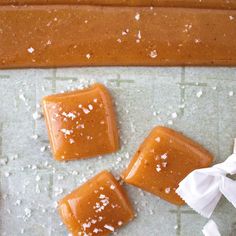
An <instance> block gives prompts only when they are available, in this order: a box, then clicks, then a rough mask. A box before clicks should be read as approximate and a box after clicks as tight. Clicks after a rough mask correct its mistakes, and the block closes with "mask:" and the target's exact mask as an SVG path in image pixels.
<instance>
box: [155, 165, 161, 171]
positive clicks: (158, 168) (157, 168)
mask: <svg viewBox="0 0 236 236" xmlns="http://www.w3.org/2000/svg"><path fill="white" fill-rule="evenodd" d="M156 171H157V172H160V171H161V166H160V165H159V164H157V165H156Z"/></svg>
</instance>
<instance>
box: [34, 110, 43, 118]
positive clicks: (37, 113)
mask: <svg viewBox="0 0 236 236" xmlns="http://www.w3.org/2000/svg"><path fill="white" fill-rule="evenodd" d="M32 116H33V119H34V120H39V119H40V118H42V114H41V113H40V112H38V111H35V112H34V113H33V114H32Z"/></svg>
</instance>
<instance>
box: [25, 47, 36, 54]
mask: <svg viewBox="0 0 236 236" xmlns="http://www.w3.org/2000/svg"><path fill="white" fill-rule="evenodd" d="M27 51H28V52H29V53H33V52H34V51H35V50H34V48H32V47H30V48H28V49H27Z"/></svg>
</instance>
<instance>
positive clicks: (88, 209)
mask: <svg viewBox="0 0 236 236" xmlns="http://www.w3.org/2000/svg"><path fill="white" fill-rule="evenodd" d="M59 213H60V215H61V218H62V221H63V222H64V224H65V225H66V226H67V228H68V230H69V231H70V232H71V233H72V235H73V236H78V235H81V236H83V235H97V236H100V235H108V234H109V233H112V232H113V231H114V230H115V229H116V228H118V227H121V226H122V225H124V224H126V223H128V222H129V221H131V220H132V219H133V217H134V212H133V208H132V206H131V204H130V202H129V200H128V198H127V196H126V194H125V192H124V190H123V189H122V187H121V186H120V184H119V183H118V182H117V181H116V179H115V178H114V177H113V176H112V175H111V174H110V173H109V172H107V171H103V172H101V173H100V174H98V175H97V176H95V177H93V178H92V179H90V180H89V181H88V182H86V183H85V184H83V185H82V186H81V187H79V188H78V189H76V190H74V191H73V192H72V193H70V194H69V195H67V196H66V197H65V198H63V199H62V200H61V201H60V202H59Z"/></svg>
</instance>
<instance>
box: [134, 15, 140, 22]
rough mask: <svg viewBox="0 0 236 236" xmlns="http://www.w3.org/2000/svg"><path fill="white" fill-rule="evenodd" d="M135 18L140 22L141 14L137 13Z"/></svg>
mask: <svg viewBox="0 0 236 236" xmlns="http://www.w3.org/2000/svg"><path fill="white" fill-rule="evenodd" d="M134 18H135V20H136V21H139V20H140V14H139V13H136V15H135V17H134Z"/></svg>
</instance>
